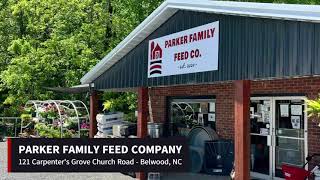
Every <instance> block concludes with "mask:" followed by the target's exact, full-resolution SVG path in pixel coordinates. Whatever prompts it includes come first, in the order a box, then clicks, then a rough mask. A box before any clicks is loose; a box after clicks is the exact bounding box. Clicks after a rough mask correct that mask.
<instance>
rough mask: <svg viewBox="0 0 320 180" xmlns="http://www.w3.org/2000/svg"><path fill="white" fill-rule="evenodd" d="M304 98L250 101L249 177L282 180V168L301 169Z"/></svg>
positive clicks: (304, 135) (303, 148)
mask: <svg viewBox="0 0 320 180" xmlns="http://www.w3.org/2000/svg"><path fill="white" fill-rule="evenodd" d="M305 108H306V107H305V101H304V98H303V97H253V98H251V103H250V122H251V123H250V127H251V132H250V135H251V157H250V158H251V159H250V162H251V166H250V168H251V176H253V177H256V178H261V179H278V178H283V175H282V171H281V166H282V164H289V165H294V166H298V167H301V166H302V165H303V164H304V162H305V157H306V152H307V142H306V139H307V131H306V129H307V127H306V126H307V123H306V122H307V120H306V118H307V117H306V114H305Z"/></svg>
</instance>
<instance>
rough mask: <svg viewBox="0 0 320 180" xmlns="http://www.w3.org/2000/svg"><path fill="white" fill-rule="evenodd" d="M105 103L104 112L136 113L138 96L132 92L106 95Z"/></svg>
mask: <svg viewBox="0 0 320 180" xmlns="http://www.w3.org/2000/svg"><path fill="white" fill-rule="evenodd" d="M103 99H104V100H105V102H104V103H103V106H104V109H103V110H104V111H111V112H114V111H121V112H124V113H130V112H134V111H135V110H136V108H137V94H136V93H131V92H125V93H114V92H108V93H104V95H103Z"/></svg>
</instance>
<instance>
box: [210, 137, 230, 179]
mask: <svg viewBox="0 0 320 180" xmlns="http://www.w3.org/2000/svg"><path fill="white" fill-rule="evenodd" d="M233 161H234V143H233V141H232V140H221V139H220V140H213V141H206V142H205V155H204V171H205V173H207V174H212V175H221V176H222V175H229V174H230V172H231V170H232V167H233Z"/></svg>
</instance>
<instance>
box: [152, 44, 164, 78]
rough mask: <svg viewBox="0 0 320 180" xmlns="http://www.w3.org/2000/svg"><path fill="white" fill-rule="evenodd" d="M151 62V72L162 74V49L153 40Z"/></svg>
mask: <svg viewBox="0 0 320 180" xmlns="http://www.w3.org/2000/svg"><path fill="white" fill-rule="evenodd" d="M150 50H151V52H150V62H149V63H150V64H149V73H150V75H153V74H161V73H162V49H161V47H160V46H159V44H158V43H157V44H156V45H155V43H154V42H153V41H152V42H151V47H150Z"/></svg>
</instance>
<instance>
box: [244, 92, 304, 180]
mask: <svg viewBox="0 0 320 180" xmlns="http://www.w3.org/2000/svg"><path fill="white" fill-rule="evenodd" d="M296 99H299V100H303V101H304V104H303V105H304V107H305V108H304V110H306V109H307V104H306V100H307V98H306V96H290V95H288V96H254V97H251V98H250V102H251V101H252V100H270V102H271V105H270V108H271V123H270V135H271V146H269V158H270V160H269V168H270V170H269V175H265V174H261V173H257V172H252V171H251V172H250V175H251V176H252V177H255V178H262V179H275V180H281V179H282V178H278V177H275V169H276V167H275V160H276V159H275V155H276V154H275V153H276V146H275V142H276V132H275V125H276V122H275V119H276V109H275V108H276V107H275V102H276V100H296ZM250 136H251V133H250ZM307 156H308V117H307V114H305V115H304V159H305V158H306V157H307ZM305 169H308V165H306V166H305Z"/></svg>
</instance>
